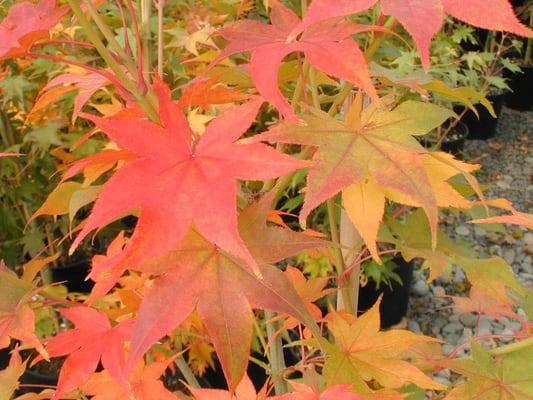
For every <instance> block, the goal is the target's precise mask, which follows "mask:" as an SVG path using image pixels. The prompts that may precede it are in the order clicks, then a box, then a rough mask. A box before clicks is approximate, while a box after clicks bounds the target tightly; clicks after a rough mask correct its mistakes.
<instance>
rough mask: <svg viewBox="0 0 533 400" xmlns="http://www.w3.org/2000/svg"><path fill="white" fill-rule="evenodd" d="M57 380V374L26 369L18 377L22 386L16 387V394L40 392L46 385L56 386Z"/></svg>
mask: <svg viewBox="0 0 533 400" xmlns="http://www.w3.org/2000/svg"><path fill="white" fill-rule="evenodd" d="M57 380H58V375H47V374H43V373H41V372H38V371H32V370H31V369H27V370H26V371H24V373H23V374H22V376H21V377H20V384H21V385H23V386H22V387H19V388H18V389H17V391H16V395H17V396H20V395H23V394H26V393H41V392H42V391H43V390H44V389H46V387H47V386H56V385H57ZM24 385H28V386H24ZM34 385H35V386H34Z"/></svg>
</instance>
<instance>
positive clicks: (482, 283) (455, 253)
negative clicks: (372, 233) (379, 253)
mask: <svg viewBox="0 0 533 400" xmlns="http://www.w3.org/2000/svg"><path fill="white" fill-rule="evenodd" d="M388 228H389V229H390V231H388V230H387V229H386V228H385V227H383V226H382V231H381V232H380V239H381V240H382V241H384V242H388V243H392V244H394V245H395V246H396V247H397V248H398V249H399V250H400V251H401V252H402V256H403V257H404V258H405V259H406V260H407V261H411V260H412V259H413V258H415V257H421V258H424V259H425V260H427V263H428V264H429V267H430V275H429V280H430V281H431V280H433V279H435V278H437V277H438V276H440V275H441V274H442V273H443V272H449V269H450V268H451V266H452V265H458V266H459V267H461V268H462V269H463V270H464V271H465V273H466V276H467V278H468V281H469V282H470V283H471V284H472V285H473V286H474V287H476V288H477V289H479V290H480V291H481V292H483V293H484V294H486V295H487V296H489V297H491V298H493V299H496V300H497V301H501V302H504V303H505V302H507V301H508V289H512V290H513V291H515V292H516V293H518V294H522V295H523V294H524V288H523V287H522V286H521V285H520V284H519V283H518V281H517V280H516V278H515V276H514V274H513V271H512V269H511V267H510V266H509V265H508V264H507V263H506V262H505V260H504V259H503V258H500V257H492V258H482V259H479V258H477V254H476V253H475V252H473V251H472V250H470V249H468V248H463V247H460V246H458V245H457V244H456V243H454V242H453V241H452V240H451V239H450V238H449V237H448V236H447V235H446V234H445V233H444V232H443V231H440V230H439V231H438V240H437V246H436V248H432V246H431V243H430V240H429V239H428V238H429V231H430V230H429V226H428V223H427V221H426V219H425V218H424V217H423V215H422V214H421V212H420V211H419V210H417V211H415V212H414V213H412V214H411V215H409V216H408V217H407V218H406V220H405V221H403V222H400V221H398V220H390V221H388Z"/></svg>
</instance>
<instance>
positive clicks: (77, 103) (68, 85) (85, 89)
mask: <svg viewBox="0 0 533 400" xmlns="http://www.w3.org/2000/svg"><path fill="white" fill-rule="evenodd" d="M106 72H107V73H111V71H110V70H106ZM110 83H111V82H110V81H109V80H108V79H107V78H106V77H105V76H103V75H101V74H99V73H96V72H91V73H88V74H84V75H80V74H77V73H66V74H61V75H58V76H56V77H55V78H54V79H52V80H51V81H50V82H48V83H47V84H46V86H45V87H44V88H43V89H42V91H41V96H42V95H43V93H47V92H48V91H50V90H53V89H63V90H76V89H78V90H79V93H78V94H77V95H76V98H75V100H74V111H73V113H72V121H73V122H74V121H76V118H77V117H78V115H79V114H80V112H81V109H82V108H83V106H84V105H85V104H86V103H87V102H88V101H89V99H90V98H91V97H92V96H93V94H95V93H96V92H97V91H98V90H100V89H102V88H103V87H105V86H106V85H108V84H110ZM118 87H120V86H118Z"/></svg>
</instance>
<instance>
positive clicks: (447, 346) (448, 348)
mask: <svg viewBox="0 0 533 400" xmlns="http://www.w3.org/2000/svg"><path fill="white" fill-rule="evenodd" d="M453 349H455V346H452V345H451V344H448V343H446V344H445V345H444V346H442V352H443V353H444V354H445V355H449V354H450V353H451V352H452V351H453Z"/></svg>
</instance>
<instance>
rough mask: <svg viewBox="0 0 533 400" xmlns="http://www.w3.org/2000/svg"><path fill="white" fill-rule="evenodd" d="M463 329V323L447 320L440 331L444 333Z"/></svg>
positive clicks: (458, 331)
mask: <svg viewBox="0 0 533 400" xmlns="http://www.w3.org/2000/svg"><path fill="white" fill-rule="evenodd" d="M463 329H464V328H463V325H461V324H460V323H459V322H449V323H448V324H446V325H444V326H443V327H442V332H443V333H444V334H446V333H448V334H452V333H462V332H463Z"/></svg>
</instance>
